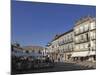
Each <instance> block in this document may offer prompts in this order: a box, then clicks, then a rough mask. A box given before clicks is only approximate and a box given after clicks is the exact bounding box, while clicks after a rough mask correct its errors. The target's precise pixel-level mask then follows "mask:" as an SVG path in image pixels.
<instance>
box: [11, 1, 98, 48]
mask: <svg viewBox="0 0 100 75" xmlns="http://www.w3.org/2000/svg"><path fill="white" fill-rule="evenodd" d="M11 9H12V10H11V11H12V13H11V16H12V24H11V25H12V31H11V33H12V35H11V37H12V39H11V41H17V42H19V43H20V44H21V45H40V46H45V45H46V44H47V43H48V42H49V41H51V40H52V38H53V37H54V36H55V35H56V34H60V33H63V32H66V31H68V30H70V29H72V27H73V26H74V23H75V21H76V20H78V19H79V18H81V17H84V16H87V15H90V16H93V17H95V16H96V15H95V14H96V12H95V10H96V7H95V6H84V5H69V4H54V3H38V2H23V1H12V6H11Z"/></svg>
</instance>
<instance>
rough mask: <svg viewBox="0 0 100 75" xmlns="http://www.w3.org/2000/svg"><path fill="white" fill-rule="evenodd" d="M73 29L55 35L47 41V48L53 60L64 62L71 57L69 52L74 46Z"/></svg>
mask: <svg viewBox="0 0 100 75" xmlns="http://www.w3.org/2000/svg"><path fill="white" fill-rule="evenodd" d="M73 37H74V34H73V29H72V30H70V31H68V32H65V33H63V34H61V35H56V36H55V38H54V39H53V40H52V41H51V43H49V45H48V47H47V49H48V50H49V53H48V54H49V55H50V57H51V58H52V59H54V60H55V62H66V61H68V60H69V59H70V57H71V52H72V51H73V48H74V43H73Z"/></svg>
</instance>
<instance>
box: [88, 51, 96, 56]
mask: <svg viewBox="0 0 100 75" xmlns="http://www.w3.org/2000/svg"><path fill="white" fill-rule="evenodd" d="M90 55H96V51H90V52H89V55H88V56H90Z"/></svg>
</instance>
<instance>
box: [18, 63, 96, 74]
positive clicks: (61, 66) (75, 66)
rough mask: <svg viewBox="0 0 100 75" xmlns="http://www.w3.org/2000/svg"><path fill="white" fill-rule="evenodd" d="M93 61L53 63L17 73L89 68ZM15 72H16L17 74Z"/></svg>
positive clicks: (91, 66) (93, 64)
mask: <svg viewBox="0 0 100 75" xmlns="http://www.w3.org/2000/svg"><path fill="white" fill-rule="evenodd" d="M95 66H96V65H95V62H94V63H90V62H80V63H79V62H78V63H77V62H72V63H55V66H54V67H48V68H41V69H32V70H28V71H22V72H18V73H24V74H25V73H43V72H60V71H74V70H90V69H95V68H96V67H95ZM18 73H17V74H18Z"/></svg>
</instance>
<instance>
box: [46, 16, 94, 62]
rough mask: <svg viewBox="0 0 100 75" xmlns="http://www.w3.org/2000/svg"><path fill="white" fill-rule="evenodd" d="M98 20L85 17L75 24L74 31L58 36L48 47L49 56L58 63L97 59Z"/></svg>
mask: <svg viewBox="0 0 100 75" xmlns="http://www.w3.org/2000/svg"><path fill="white" fill-rule="evenodd" d="M95 42H96V20H95V18H92V17H89V16H88V17H84V18H82V19H80V20H78V21H77V22H76V23H75V26H74V28H73V29H72V30H70V31H68V32H65V33H63V34H61V35H57V36H56V37H55V38H54V39H53V40H52V41H51V42H50V43H49V45H48V46H47V50H48V54H49V56H50V57H51V58H52V59H54V60H55V61H56V62H67V61H69V60H72V59H73V60H78V59H79V60H83V59H87V60H90V58H91V59H92V58H94V59H95V53H96V52H95V51H96V43H95Z"/></svg>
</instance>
